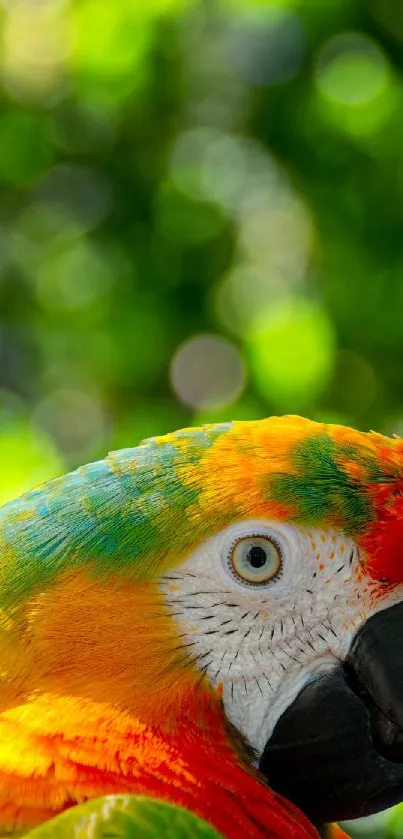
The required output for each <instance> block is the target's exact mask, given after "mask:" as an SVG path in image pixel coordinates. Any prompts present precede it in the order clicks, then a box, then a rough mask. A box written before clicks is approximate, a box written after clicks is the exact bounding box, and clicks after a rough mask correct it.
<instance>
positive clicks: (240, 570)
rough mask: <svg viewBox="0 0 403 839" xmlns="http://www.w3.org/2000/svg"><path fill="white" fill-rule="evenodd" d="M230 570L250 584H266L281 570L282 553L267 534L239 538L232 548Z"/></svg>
mask: <svg viewBox="0 0 403 839" xmlns="http://www.w3.org/2000/svg"><path fill="white" fill-rule="evenodd" d="M229 560H230V570H231V571H232V573H233V574H235V575H236V576H237V577H238V578H239V577H240V578H241V580H242V581H243V582H244V583H247V584H248V585H264V584H265V583H268V582H269V580H272V579H273V577H276V576H277V574H278V573H279V571H280V570H281V565H282V553H281V550H280V548H279V546H278V545H277V543H276V542H275V541H274V539H272V538H269V537H267V536H248V537H247V538H244V539H239V540H238V541H237V542H236V543H235V544H234V545H233V546H232V549H231V553H230V557H229Z"/></svg>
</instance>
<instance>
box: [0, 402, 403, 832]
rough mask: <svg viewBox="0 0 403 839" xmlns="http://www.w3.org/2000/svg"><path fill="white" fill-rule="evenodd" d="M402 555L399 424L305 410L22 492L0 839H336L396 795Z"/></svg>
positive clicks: (4, 547) (16, 507)
mask: <svg viewBox="0 0 403 839" xmlns="http://www.w3.org/2000/svg"><path fill="white" fill-rule="evenodd" d="M402 554H403V440H402V439H400V438H398V437H387V436H384V435H381V434H377V433H375V432H372V431H371V432H361V431H356V430H354V429H352V428H347V427H344V426H340V425H334V424H326V423H321V422H315V421H313V420H308V419H304V418H301V417H296V416H284V417H270V418H268V419H262V420H255V421H233V422H225V423H216V424H209V425H205V426H201V427H199V428H188V429H182V430H179V431H176V432H172V433H169V434H166V435H164V436H160V437H154V438H151V439H148V440H145V441H143V442H142V443H140V444H139V445H138V446H135V447H133V448H126V449H121V450H119V451H117V452H111V453H110V454H108V455H107V456H106V457H105V458H104V459H103V460H100V461H97V462H94V463H89V464H87V465H85V466H81V467H79V468H78V469H76V470H75V471H73V472H70V473H69V474H67V475H64V476H61V477H58V478H55V479H53V480H51V481H48V482H47V483H45V484H43V485H41V486H39V487H37V488H35V489H33V490H31V491H29V492H27V493H25V494H24V495H22V496H21V497H20V498H19V499H16V500H15V501H11V502H9V503H7V504H6V505H5V506H4V507H2V508H1V510H0V558H1V561H0V835H1V836H21V835H25V836H29V837H31V839H41V837H43V839H46V837H50V836H53V835H54V836H56V837H60V839H63V837H67V836H68V837H70V836H76V837H81V836H84V835H86V836H87V835H91V836H94V837H112V836H116V837H124V839H126V837H127V838H128V837H131V836H136V837H147V839H148V837H151V836H153V837H160V836H161V837H163V836H166V837H171V836H172V837H178V839H179V837H182V836H183V837H187V836H189V837H191V836H195V837H196V836H199V835H200V836H201V837H203V836H205V837H206V839H216V837H222V839H241V837H242V839H243V838H244V837H249V839H255V837H256V839H257V837H263V836H264V837H266V839H318V837H319V836H320V835H321V836H328V837H332V839H336V837H338V839H341V837H342V836H345V834H343V832H342V830H341V828H338V827H337V826H336V825H334V826H330V827H326V825H328V824H329V823H331V822H338V821H340V820H344V819H352V818H357V817H360V816H365V815H368V814H370V813H374V812H377V811H379V810H381V809H384V808H386V807H388V806H391V805H393V804H395V803H397V802H398V801H400V800H402V799H403V562H402ZM175 825H176V827H175ZM90 829H91V831H92V832H89V831H90ZM85 830H87V831H88V832H87V833H85ZM175 830H176V832H175ZM80 831H81V832H80Z"/></svg>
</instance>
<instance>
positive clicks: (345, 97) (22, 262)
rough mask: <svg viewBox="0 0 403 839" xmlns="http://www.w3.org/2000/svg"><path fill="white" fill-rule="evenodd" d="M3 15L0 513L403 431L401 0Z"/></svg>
mask: <svg viewBox="0 0 403 839" xmlns="http://www.w3.org/2000/svg"><path fill="white" fill-rule="evenodd" d="M0 23H1V30H2V37H1V44H2V46H1V58H0V80H1V101H0V179H1V192H0V300H1V321H0V388H1V389H0V429H1V434H0V459H1V463H2V480H1V483H0V501H5V500H7V499H8V498H10V497H13V496H15V495H17V494H18V493H19V492H20V491H22V490H24V489H26V488H28V487H29V486H32V485H33V484H35V483H38V482H40V481H42V480H44V479H46V478H48V477H51V476H53V475H55V474H57V473H60V472H61V471H63V470H66V469H68V468H71V467H75V466H76V465H78V464H79V463H80V462H84V461H88V460H90V459H94V458H97V457H99V456H103V454H104V453H105V452H106V451H107V450H110V449H114V448H119V447H121V446H129V445H133V444H135V443H136V442H137V441H138V440H140V439H141V438H142V437H144V436H149V435H151V434H154V433H163V432H165V431H168V430H172V429H174V428H176V427H180V426H183V425H189V424H194V423H196V424H198V423H200V422H204V421H215V420H218V419H222V418H225V419H239V418H242V419H243V418H245V419H248V418H259V417H263V416H267V415H269V414H272V413H284V412H294V413H302V414H305V415H308V416H310V417H312V418H318V419H325V420H330V421H333V420H334V421H340V422H342V423H348V424H352V425H354V426H356V427H358V428H362V429H369V428H376V429H377V430H379V431H384V432H386V433H388V434H390V433H393V432H396V433H399V432H402V431H403V365H402V358H403V3H402V2H401V0H288V2H287V1H283V2H281V0H277V2H275V0H274V1H273V2H268V0H261V1H260V2H255V0H222V1H221V2H220V0H205V2H193V1H192V0H115V2H111V0H77V2H73V0H71V1H70V2H68V0H35V2H34V0H3V2H0ZM386 823H387V824H386ZM354 830H355V835H356V836H363V835H365V836H372V837H381V836H383V835H385V836H386V835H388V836H390V837H392V836H393V837H399V836H400V837H401V836H402V835H403V818H401V819H400V821H399V814H398V813H396V811H395V812H394V814H393V816H390V815H388V816H387V817H385V816H383V817H381V819H380V820H379V819H378V820H376V819H375V820H368V821H366V822H365V823H363V824H361V825H360V824H357V825H356V826H355V828H354ZM371 831H372V832H371Z"/></svg>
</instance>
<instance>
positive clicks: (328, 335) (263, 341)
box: [248, 299, 335, 411]
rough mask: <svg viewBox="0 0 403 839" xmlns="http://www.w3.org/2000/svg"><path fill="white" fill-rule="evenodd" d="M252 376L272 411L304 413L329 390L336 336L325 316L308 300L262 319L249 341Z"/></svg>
mask: <svg viewBox="0 0 403 839" xmlns="http://www.w3.org/2000/svg"><path fill="white" fill-rule="evenodd" d="M248 343H249V356H250V369H251V375H252V376H253V379H254V381H255V383H256V386H257V388H258V390H259V391H260V393H261V394H262V396H264V397H265V398H266V399H267V401H268V402H269V403H271V404H272V405H273V406H275V407H276V408H281V409H282V410H285V411H299V410H303V409H304V407H305V406H306V405H309V404H312V402H314V400H315V398H316V395H317V394H319V393H320V392H321V391H322V390H323V388H324V386H325V385H326V384H327V382H328V380H329V377H330V374H331V372H332V367H333V356H334V344H335V339H334V334H333V328H332V324H331V322H330V321H329V319H328V317H327V315H326V312H325V311H324V310H323V309H322V308H320V307H319V306H318V305H315V304H313V303H309V302H308V301H307V300H297V299H294V300H289V301H284V302H282V303H279V304H278V305H277V306H273V307H271V308H270V309H268V310H267V311H266V312H264V313H262V315H261V317H260V319H259V320H257V321H256V322H255V324H254V327H253V330H252V331H251V334H250V337H249V342H248Z"/></svg>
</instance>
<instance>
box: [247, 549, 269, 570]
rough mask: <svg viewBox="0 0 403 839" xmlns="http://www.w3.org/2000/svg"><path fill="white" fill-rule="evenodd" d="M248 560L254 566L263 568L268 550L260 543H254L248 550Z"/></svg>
mask: <svg viewBox="0 0 403 839" xmlns="http://www.w3.org/2000/svg"><path fill="white" fill-rule="evenodd" d="M248 560H249V562H250V564H251V566H252V568H262V566H263V565H265V563H266V561H267V554H266V551H265V550H264V548H261V547H260V545H253V547H252V548H250V550H249V551H248Z"/></svg>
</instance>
